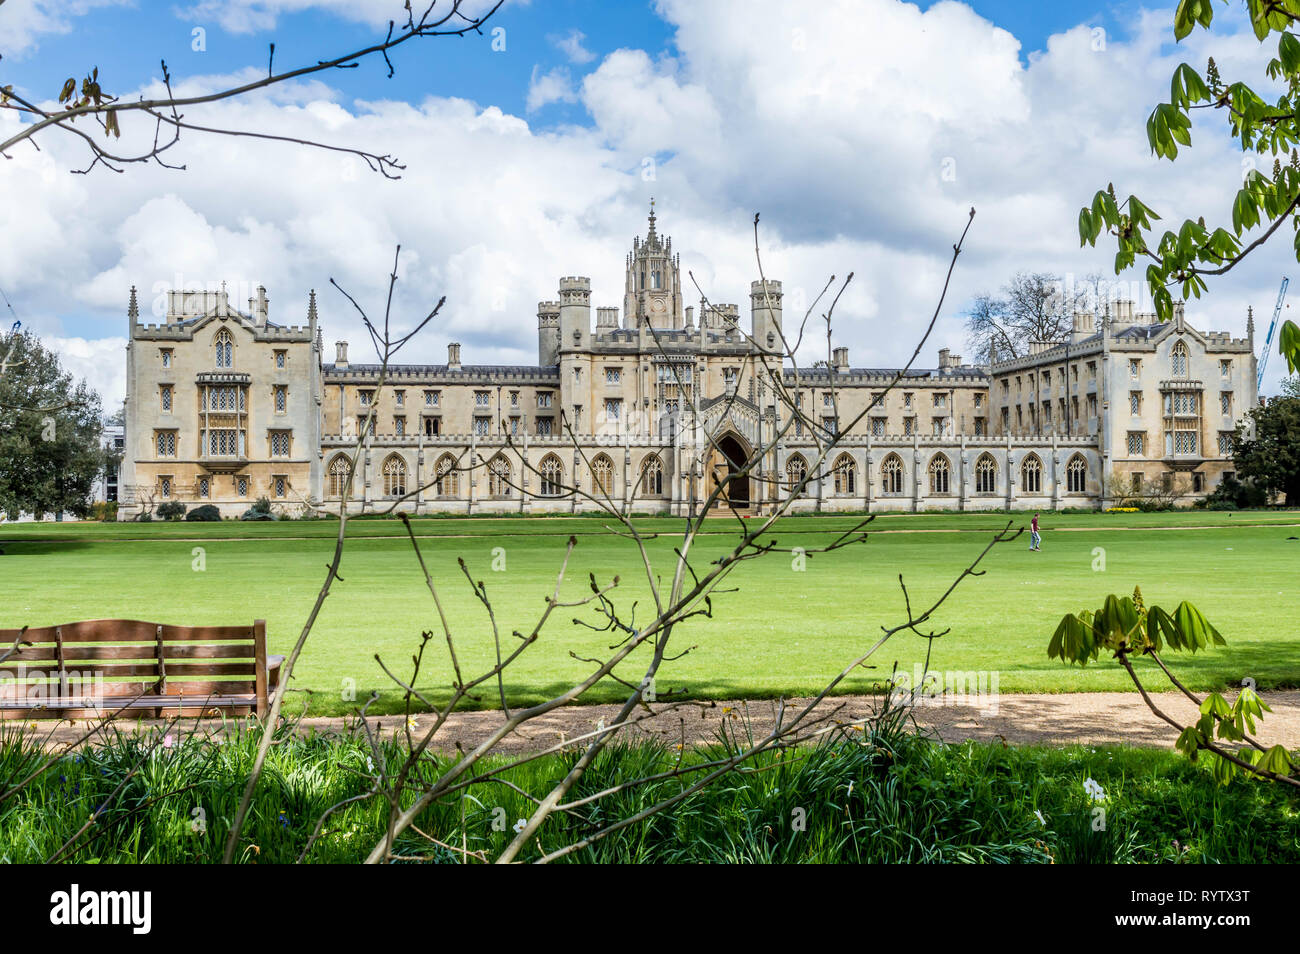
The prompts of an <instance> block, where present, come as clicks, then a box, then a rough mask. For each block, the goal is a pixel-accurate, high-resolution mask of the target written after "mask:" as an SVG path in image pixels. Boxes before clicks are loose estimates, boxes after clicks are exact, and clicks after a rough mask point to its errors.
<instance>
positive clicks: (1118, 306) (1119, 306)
mask: <svg viewBox="0 0 1300 954" xmlns="http://www.w3.org/2000/svg"><path fill="white" fill-rule="evenodd" d="M1111 324H1112V325H1114V326H1115V327H1116V328H1127V327H1128V326H1129V325H1131V324H1133V302H1132V300H1127V301H1117V302H1115V315H1114V317H1113V318H1112V319H1111Z"/></svg>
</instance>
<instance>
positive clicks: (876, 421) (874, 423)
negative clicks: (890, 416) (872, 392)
mask: <svg viewBox="0 0 1300 954" xmlns="http://www.w3.org/2000/svg"><path fill="white" fill-rule="evenodd" d="M886 423H887V419H886V418H883V417H873V418H872V419H871V436H872V437H884V436H885V424H886Z"/></svg>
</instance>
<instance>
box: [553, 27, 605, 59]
mask: <svg viewBox="0 0 1300 954" xmlns="http://www.w3.org/2000/svg"><path fill="white" fill-rule="evenodd" d="M586 38H587V34H585V33H583V32H582V31H581V30H579V29H577V28H576V27H575V28H574V29H572V30H570V31H569V32H568V33H564V34H552V35H551V36H548V37H547V38H546V39H547V40H549V41H550V42H551V43H553V44H555V46H556V47H557V48H558V49H559V50H560V52H561V53H563V54H564V55H565V56H567V57H568V58H569V62H570V63H574V64H576V65H578V66H582V65H584V64H586V63H590V62H591V61H592V60H594V59H595V58H596V54H595V53H593V52H591V50H589V49H587V48H586V47H585V46H583V45H582V41H583V40H585V39H586Z"/></svg>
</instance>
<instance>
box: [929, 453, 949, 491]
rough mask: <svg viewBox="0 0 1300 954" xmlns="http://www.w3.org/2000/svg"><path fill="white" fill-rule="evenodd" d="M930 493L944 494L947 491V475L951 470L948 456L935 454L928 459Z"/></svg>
mask: <svg viewBox="0 0 1300 954" xmlns="http://www.w3.org/2000/svg"><path fill="white" fill-rule="evenodd" d="M929 470H930V493H932V494H946V493H948V476H949V473H950V472H951V466H950V465H949V463H948V458H947V457H945V456H943V454H935V455H934V457H932V458H931V459H930V468H929Z"/></svg>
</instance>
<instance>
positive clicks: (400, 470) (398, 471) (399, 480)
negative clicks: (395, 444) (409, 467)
mask: <svg viewBox="0 0 1300 954" xmlns="http://www.w3.org/2000/svg"><path fill="white" fill-rule="evenodd" d="M384 496H385V497H405V496H406V461H404V460H402V458H400V457H398V456H397V455H396V454H393V455H392V456H390V457H389V458H388V459H387V460H386V461H384Z"/></svg>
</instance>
